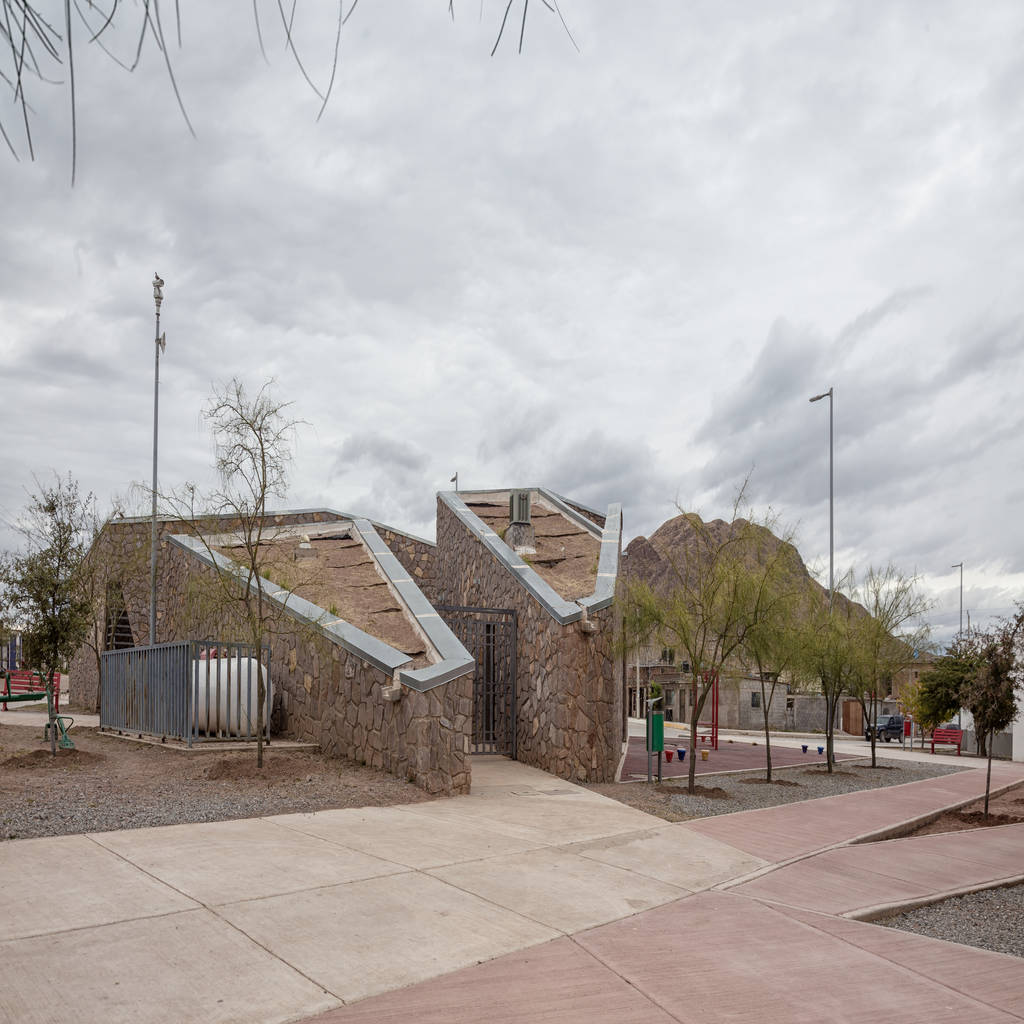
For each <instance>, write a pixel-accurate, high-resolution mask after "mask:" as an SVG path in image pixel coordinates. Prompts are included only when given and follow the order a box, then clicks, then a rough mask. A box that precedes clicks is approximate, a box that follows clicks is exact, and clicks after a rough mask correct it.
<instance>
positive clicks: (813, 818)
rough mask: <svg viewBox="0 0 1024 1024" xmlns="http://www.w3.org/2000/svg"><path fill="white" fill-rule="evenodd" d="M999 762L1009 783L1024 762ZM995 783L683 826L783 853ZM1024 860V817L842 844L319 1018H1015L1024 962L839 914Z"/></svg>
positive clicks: (921, 787) (920, 787) (704, 1021)
mask: <svg viewBox="0 0 1024 1024" xmlns="http://www.w3.org/2000/svg"><path fill="white" fill-rule="evenodd" d="M996 774H998V776H999V777H998V781H997V780H996V778H995V776H996ZM993 775H994V779H993V782H994V785H1002V784H1006V783H1008V782H1010V781H1019V780H1020V779H1022V778H1024V769H1022V768H1021V766H1012V765H1008V766H999V771H998V773H996V772H995V771H994V772H993ZM979 785H980V786H981V787H982V788H983V786H984V781H983V777H982V775H981V773H980V772H977V771H971V772H965V773H962V774H960V775H953V776H945V777H943V778H941V779H933V780H927V781H924V782H920V783H913V784H912V785H910V786H901V787H894V788H891V789H887V790H876V791H874V792H870V793H858V794H848V795H846V796H841V797H831V798H827V799H824V800H818V801H808V802H805V803H802V804H792V805H788V806H785V807H776V808H770V809H767V810H764V811H757V812H747V813H745V814H736V815H730V816H728V817H725V816H723V817H720V818H715V819H710V820H706V821H702V822H692V823H686V824H685V825H679V826H673V828H698V827H699V830H700V831H702V832H706V833H707V834H709V835H714V836H715V838H718V839H720V840H724V841H726V842H730V843H734V845H736V846H737V847H738V848H740V849H742V850H745V851H747V852H751V853H755V854H757V855H760V856H762V857H765V858H768V859H774V860H776V861H783V860H788V859H790V858H792V857H795V856H800V855H801V854H805V853H808V852H809V851H812V850H814V849H815V848H817V849H822V848H824V847H827V846H830V845H832V844H834V843H836V842H839V841H841V840H844V839H849V838H853V837H856V836H858V835H860V834H862V833H864V832H866V831H868V830H869V828H872V827H890V826H892V825H894V824H896V823H898V822H899V821H901V820H908V819H910V818H914V817H917V816H919V815H920V814H922V813H925V812H926V811H928V810H931V811H935V810H937V809H939V808H941V807H944V806H948V805H950V804H953V803H957V802H959V801H962V800H964V799H967V798H969V797H973V796H976V795H977V794H978V791H979ZM855 797H856V798H858V799H854V798H855ZM815 844H816V846H815ZM637 870H638V871H642V870H643V866H642V865H637ZM1021 873H1024V826H1006V827H1003V828H995V829H987V830H976V831H971V832H960V833H949V834H945V835H936V836H923V837H918V838H916V839H897V840H889V841H887V842H882V843H875V844H865V845H857V846H849V847H843V848H840V849H835V850H825V852H822V853H819V854H817V855H812V856H808V857H805V858H804V859H802V860H800V861H798V862H796V863H793V864H790V865H788V866H784V867H781V868H777V869H774V870H771V869H769V870H768V872H767V873H765V874H762V875H761V876H760V877H758V878H756V879H754V880H752V881H747V882H740V883H739V884H735V883H725V884H724V885H723V886H720V887H718V888H719V889H720V890H723V889H724V890H725V891H716V890H710V891H706V892H700V893H697V894H695V895H692V896H689V897H686V898H683V899H680V900H677V901H675V902H673V903H669V904H666V905H664V906H661V907H658V908H656V909H653V910H648V911H645V912H643V913H640V914H636V915H635V916H633V917H629V918H626V919H624V920H620V921H616V922H614V923H612V924H608V925H603V926H602V927H599V928H594V929H590V930H587V931H583V932H579V933H576V934H575V935H572V936H568V937H565V938H560V939H556V940H555V941H553V942H549V943H546V944H543V945H540V946H535V947H533V948H530V949H527V950H524V951H522V952H519V953H515V954H511V955H508V956H504V957H501V958H499V959H496V960H492V961H490V962H489V963H485V964H481V965H479V966H477V967H471V968H467V969H465V970H460V971H456V972H454V973H452V974H448V975H445V976H442V977H439V978H435V979H433V980H431V981H427V982H424V983H422V984H419V985H414V986H411V987H409V988H406V989H402V990H400V991H395V992H391V993H388V994H386V995H382V996H378V997H376V998H373V999H367V1000H364V1001H363V1002H360V1003H356V1004H354V1005H352V1006H347V1007H343V1008H341V1009H338V1010H332V1011H330V1012H329V1013H327V1014H325V1015H323V1016H322V1017H319V1018H316V1020H317V1021H318V1022H319V1024H342V1022H345V1024H356V1022H363V1024H370V1022H374V1024H388V1022H395V1024H398V1022H402V1024H408V1022H412V1021H415V1022H417V1024H458V1022H463V1021H478V1020H480V1021H482V1020H486V1021H488V1022H490V1024H545V1022H551V1024H555V1022H557V1024H600V1022H605V1021H609V1022H624V1024H634V1022H636V1024H639V1022H640V1021H644V1022H652V1024H666V1022H687V1024H689V1022H692V1024H698V1022H699V1024H718V1022H721V1024H725V1022H745V1024H773V1022H785V1024H790V1022H795V1021H802V1020H814V1021H821V1022H829V1024H833V1022H850V1024H877V1022H878V1021H880V1020H898V1021H900V1022H921V1024H925V1022H927V1024H943V1022H950V1024H952V1022H956V1024H963V1022H964V1021H970V1022H971V1024H1011V1022H1020V1021H1024V961H1022V960H1020V959H1018V958H1016V957H1011V956H1004V955H1002V954H999V953H990V952H987V951H984V950H978V949H973V948H971V947H966V946H959V945H956V944H954V943H948V942H942V941H939V940H937V939H930V938H925V937H923V936H917V935H911V934H908V933H905V932H898V931H893V930H892V929H887V928H879V927H877V926H875V925H871V924H866V923H862V922H860V921H854V920H849V919H846V918H842V917H836V916H833V915H836V914H842V913H853V912H857V911H858V910H863V908H864V907H866V906H870V905H874V904H878V903H885V902H893V901H899V900H905V899H911V900H915V899H923V898H927V897H929V896H932V895H934V894H936V893H943V892H947V891H950V890H954V889H963V888H965V887H968V886H975V885H979V884H984V883H986V882H990V881H993V880H996V879H1003V878H1006V877H1007V876H1012V875H1020V874H1021ZM729 885H732V888H729Z"/></svg>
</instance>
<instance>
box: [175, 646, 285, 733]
mask: <svg viewBox="0 0 1024 1024" xmlns="http://www.w3.org/2000/svg"><path fill="white" fill-rule="evenodd" d="M260 673H262V674H263V680H264V690H265V692H264V702H263V722H264V728H266V723H267V722H268V721H269V714H270V693H269V692H267V691H268V690H269V688H268V687H267V686H266V671H265V670H264V669H263V667H262V666H261V665H260V663H259V662H258V661H257V660H256V659H255V658H243V657H237V656H236V657H234V658H204V659H200V660H199V661H196V663H195V668H194V674H193V686H192V708H193V719H194V725H195V728H196V730H197V731H198V732H204V733H206V734H207V735H210V734H213V733H221V734H222V735H225V734H226V735H228V736H245V735H251V736H253V737H254V738H255V736H256V715H257V711H258V709H259V695H258V694H259V690H258V686H259V679H260Z"/></svg>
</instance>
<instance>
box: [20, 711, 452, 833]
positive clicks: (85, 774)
mask: <svg viewBox="0 0 1024 1024" xmlns="http://www.w3.org/2000/svg"><path fill="white" fill-rule="evenodd" d="M71 737H72V739H73V740H74V743H75V749H74V750H58V751H57V756H56V757H51V755H50V746H49V743H48V742H46V741H44V740H43V738H42V729H41V728H39V727H36V726H20V725H3V726H0V840H3V839H22V838H27V837H30V836H45V835H68V834H75V833H80V832H91V831H96V832H100V831H108V830H110V829H117V828H140V827H144V826H150V825H169V824H177V823H180V822H191V821H223V820H228V819H232V818H248V817H257V816H262V815H270V814H289V813H293V812H306V813H308V812H310V811H319V810H328V809H331V808H341V807H367V806H387V805H390V804H404V803H418V802H420V801H423V800H429V799H432V798H431V797H430V796H429V795H428V794H427V793H425V792H424V791H423V790H421V789H419V788H418V787H416V786H414V785H412V784H411V783H408V782H403V781H402V780H400V779H396V778H395V777H394V776H391V775H388V774H385V773H384V772H382V771H378V770H376V769H373V768H367V767H365V766H362V765H359V764H355V763H353V762H351V761H347V760H345V759H343V758H332V757H325V756H323V755H322V754H319V753H317V752H314V751H305V750H285V749H282V748H280V747H278V746H276V745H275V744H273V743H271V744H270V745H269V746H268V747H267V748H266V749H265V752H264V764H263V768H262V769H258V768H257V767H256V752H255V751H254V750H247V751H239V752H238V753H227V754H223V753H220V752H218V753H216V754H213V753H211V754H206V753H193V754H187V753H183V752H181V751H176V750H170V749H167V748H166V747H159V746H154V745H151V744H141V743H133V742H131V741H128V740H124V739H120V738H117V737H113V736H105V735H101V734H100V733H98V732H96V731H95V730H91V729H73V730H72V732H71Z"/></svg>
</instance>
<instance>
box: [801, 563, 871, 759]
mask: <svg viewBox="0 0 1024 1024" xmlns="http://www.w3.org/2000/svg"><path fill="white" fill-rule="evenodd" d="M849 582H850V577H849V575H847V576H845V577H844V578H843V579H841V580H840V581H839V583H838V585H837V586H836V588H835V591H834V599H833V602H832V607H829V605H828V603H827V602H826V601H825V600H824V599H823V598H822V597H821V596H820V595H815V599H814V601H813V604H812V605H811V609H810V612H809V614H808V615H807V617H806V618H805V619H804V622H803V624H802V627H801V630H800V640H799V654H798V656H797V657H798V665H799V670H800V672H801V674H802V675H804V676H808V677H811V678H814V679H818V680H820V681H821V692H822V694H823V695H824V697H825V766H826V768H827V770H828V772H829V773H830V774H831V772H832V771H833V769H834V768H835V723H836V708H837V707H838V706H839V698H840V696H841V695H842V694H843V693H844V692H845V691H846V690H847V689H848V687H849V686H850V683H851V680H852V679H853V676H854V672H855V670H856V663H855V658H854V640H853V633H854V628H855V623H854V618H855V616H856V615H857V614H858V609H857V606H855V605H854V603H853V602H852V601H851V600H849V598H848V597H847V596H846V595H845V594H844V593H842V591H843V590H844V589H848V588H849ZM859 611H860V612H863V609H859Z"/></svg>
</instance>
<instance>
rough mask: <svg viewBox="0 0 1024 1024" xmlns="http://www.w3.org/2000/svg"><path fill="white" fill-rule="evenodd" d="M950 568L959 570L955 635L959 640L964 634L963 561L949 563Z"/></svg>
mask: <svg viewBox="0 0 1024 1024" xmlns="http://www.w3.org/2000/svg"><path fill="white" fill-rule="evenodd" d="M950 569H959V570H960V630H959V632H958V633H957V635H956V638H957V640H959V639H960V638H961V637H962V636H963V635H964V563H963V561H962V560H961V561H959V562H957V563H956V565H951V566H950Z"/></svg>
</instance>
